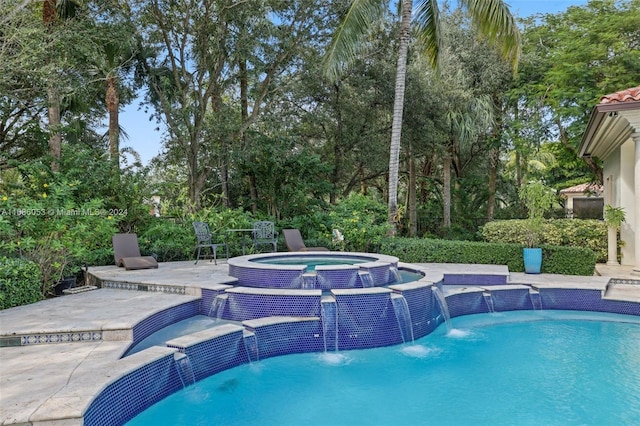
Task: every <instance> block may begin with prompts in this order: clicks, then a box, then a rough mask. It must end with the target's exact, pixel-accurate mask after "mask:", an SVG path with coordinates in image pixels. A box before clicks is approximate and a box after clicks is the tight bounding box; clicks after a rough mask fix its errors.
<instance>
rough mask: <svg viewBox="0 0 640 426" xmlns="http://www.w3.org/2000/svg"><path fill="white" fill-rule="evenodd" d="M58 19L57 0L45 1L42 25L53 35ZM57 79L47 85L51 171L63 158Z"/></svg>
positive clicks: (58, 168)
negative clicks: (53, 28)
mask: <svg viewBox="0 0 640 426" xmlns="http://www.w3.org/2000/svg"><path fill="white" fill-rule="evenodd" d="M57 19H58V11H57V10H56V0H44V1H43V3H42V23H43V24H44V26H45V27H46V28H47V31H48V32H49V34H51V32H52V31H53V30H52V27H53V25H54V24H55V23H56V21H57ZM54 80H55V78H50V79H49V81H48V83H47V85H48V87H47V98H48V99H47V100H48V105H47V108H48V114H47V115H48V118H49V154H50V155H51V170H52V171H54V172H57V171H59V170H60V158H61V157H62V134H61V133H60V94H59V93H58V89H57V88H56V84H55V81H54Z"/></svg>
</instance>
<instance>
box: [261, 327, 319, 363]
mask: <svg viewBox="0 0 640 426" xmlns="http://www.w3.org/2000/svg"><path fill="white" fill-rule="evenodd" d="M253 332H254V333H255V335H256V340H257V343H258V353H259V356H260V359H264V358H268V357H272V356H278V355H286V354H293V353H303V352H321V351H323V350H324V340H323V336H322V322H321V321H320V320H316V321H297V322H283V323H278V324H270V325H265V326H261V327H256V328H255V329H253Z"/></svg>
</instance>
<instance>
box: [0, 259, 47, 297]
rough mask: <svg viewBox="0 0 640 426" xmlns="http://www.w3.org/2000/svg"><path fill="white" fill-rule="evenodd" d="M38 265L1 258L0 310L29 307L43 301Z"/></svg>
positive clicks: (27, 261)
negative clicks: (22, 306)
mask: <svg viewBox="0 0 640 426" xmlns="http://www.w3.org/2000/svg"><path fill="white" fill-rule="evenodd" d="M41 278H42V277H41V275H40V270H39V269H38V265H37V264H35V263H33V262H31V261H29V260H26V259H18V258H6V257H2V258H0V309H7V308H12V307H14V306H20V305H27V304H29V303H34V302H37V301H38V300H41V299H42V293H41V291H40V289H41V285H42V284H41Z"/></svg>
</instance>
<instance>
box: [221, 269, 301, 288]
mask: <svg viewBox="0 0 640 426" xmlns="http://www.w3.org/2000/svg"><path fill="white" fill-rule="evenodd" d="M303 272H304V269H303V270H284V269H282V270H280V269H267V268H265V269H262V268H259V267H252V268H244V267H238V266H237V265H229V275H230V276H232V277H236V278H237V279H238V285H240V286H244V287H270V288H298V287H299V286H300V280H301V274H302V273H303ZM265 283H268V285H265Z"/></svg>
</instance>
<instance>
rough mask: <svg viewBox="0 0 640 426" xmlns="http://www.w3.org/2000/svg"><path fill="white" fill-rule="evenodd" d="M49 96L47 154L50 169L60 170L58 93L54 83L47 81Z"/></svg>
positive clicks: (60, 142)
mask: <svg viewBox="0 0 640 426" xmlns="http://www.w3.org/2000/svg"><path fill="white" fill-rule="evenodd" d="M47 97H48V98H49V105H48V117H49V154H50V155H51V158H52V159H51V170H52V171H54V172H57V171H60V159H61V158H62V134H61V133H60V95H59V94H58V90H57V89H56V88H55V85H54V83H52V82H51V81H50V82H49V87H48V88H47Z"/></svg>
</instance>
